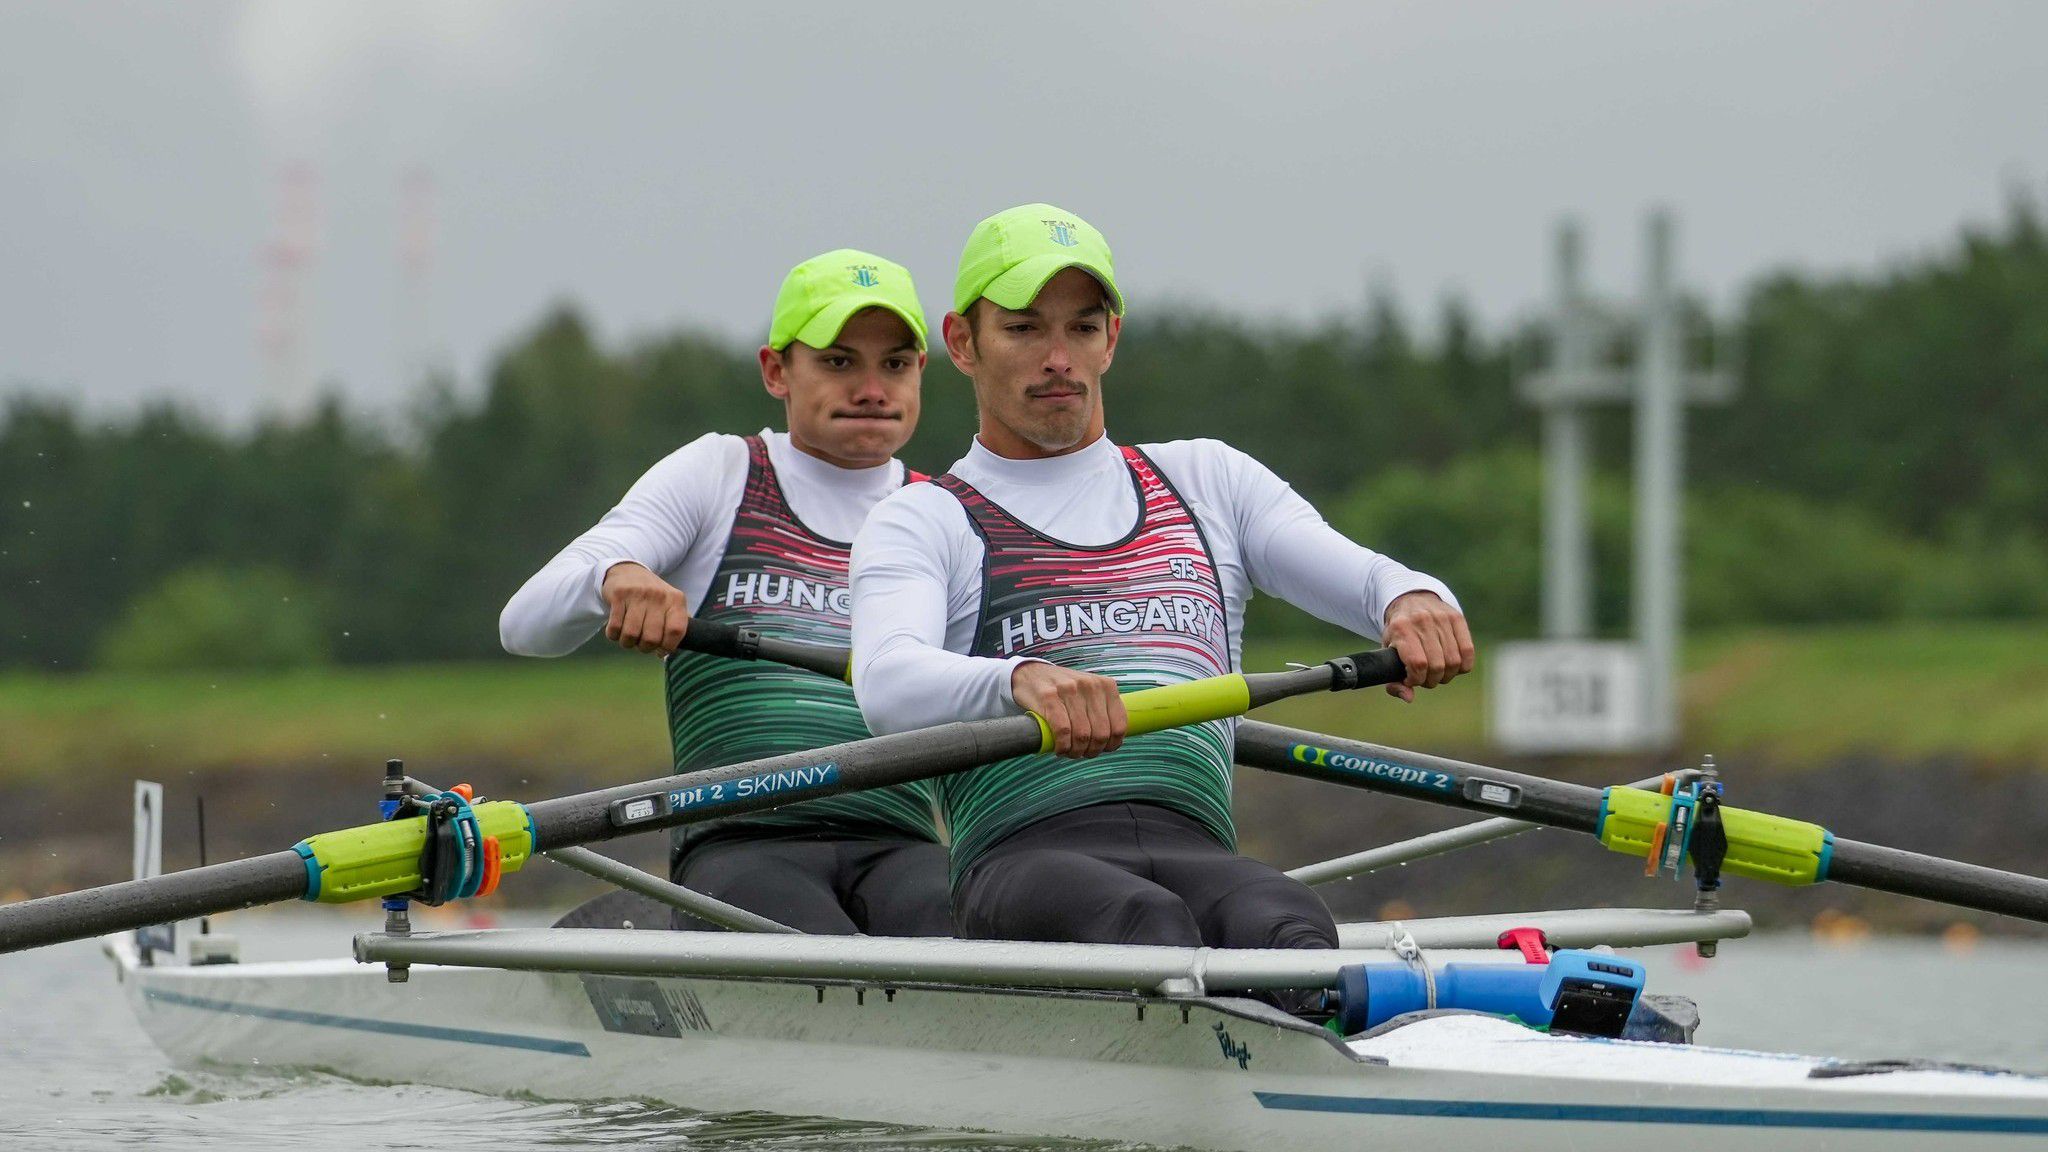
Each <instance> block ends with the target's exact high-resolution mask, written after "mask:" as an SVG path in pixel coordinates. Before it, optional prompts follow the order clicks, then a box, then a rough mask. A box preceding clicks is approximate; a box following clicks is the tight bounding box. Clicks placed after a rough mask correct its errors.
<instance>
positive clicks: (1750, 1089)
mask: <svg viewBox="0 0 2048 1152" xmlns="http://www.w3.org/2000/svg"><path fill="white" fill-rule="evenodd" d="M108 950H109V952H110V954H111V955H112V956H113V958H114V960H115V962H116V964H117V966H118V967H119V969H120V973H121V977H122V981H123V985H124V987H125V989H126V993H127V995H128V998H129V1000H130V1002H131V1004H132V1005H133V1007H134V1010H135V1013H136V1016H137V1018H138V1019H139V1020H140V1021H141V1023H142V1025H143V1027H144V1029H145V1030H146V1031H147V1032H148V1033H149V1035H150V1036H151V1038H152V1039H153V1040H154V1041H155V1042H156V1043H157V1045H158V1046H159V1047H161V1048H162V1049H163V1050H164V1051H165V1052H166V1053H167V1054H169V1055H170V1056H171V1057H172V1058H173V1059H174V1060H176V1061H178V1062H180V1063H185V1064H195V1065H202V1064H203V1065H213V1066H228V1067H233V1066H248V1065H252V1064H253V1065H262V1066H265V1067H278V1066H293V1067H309V1068H324V1069H329V1070H332V1071H335V1072H338V1073H341V1074H344V1075H349V1076H356V1077H361V1078H366V1079H376V1080H396V1081H406V1082H415V1083H423V1084H434V1085H441V1086H446V1087H452V1088H462V1089H470V1090H475V1091H481V1092H490V1093H513V1092H522V1093H532V1094H536V1095H539V1096H543V1097H548V1098H558V1099H604V1098H618V1097H635V1098H646V1099H653V1100H661V1101H665V1102H669V1103H673V1104H676V1105H679V1106H683V1107H688V1108H692V1109H699V1110H704V1111H712V1112H734V1111H764V1112H773V1113H780V1114H785V1115H814V1116H827V1117H834V1118H840V1119H846V1120H852V1121H866V1122H881V1123H892V1124H906V1125H917V1126H923V1127H938V1128H949V1129H978V1130H986V1131H995V1132H1003V1133H1011V1134H1019V1135H1043V1136H1058V1137H1078V1138H1094V1139H1108V1140H1118V1141H1135V1142H1142V1143H1148V1144H1164V1145H1184V1146H1189V1147H1197V1148H1210V1149H1219V1150H1221V1149H1230V1150H1245V1152H1253V1150H1256V1152H1267V1150H1270V1149H1273V1148H1289V1149H1306V1150H1320V1149H1328V1150H1331V1152H1335V1150H1338V1149H1347V1150H1348V1149H1356V1148H1359V1147H1362V1146H1366V1145H1368V1144H1373V1145H1378V1146H1390V1147H1400V1146H1411V1147H1428V1148H1432V1149H1450V1148H1475V1149H1476V1148H1488V1149H1497V1148H1500V1147H1520V1146H1534V1145H1535V1144H1536V1143H1537V1142H1539V1141H1541V1142H1543V1143H1546V1144H1555V1145H1558V1146H1564V1147H1571V1148H1575V1149H1616V1150H1621V1149H1631V1150H1633V1149H1639V1148H1641V1147H1642V1146H1643V1142H1644V1141H1645V1140H1646V1139H1648V1140H1654V1141H1655V1142H1656V1144H1657V1145H1658V1146H1659V1147H1662V1148H1700V1149H1707V1148H1716V1149H1720V1148H1725V1147H1726V1146H1727V1144H1728V1141H1729V1140H1730V1139H1731V1137H1733V1138H1740V1139H1746V1140H1750V1141H1752V1142H1754V1141H1757V1140H1759V1139H1761V1140H1763V1141H1765V1142H1766V1143H1769V1144H1783V1145H1786V1146H1790V1145H1792V1144H1794V1143H1795V1142H1796V1143H1797V1144H1798V1146H1800V1147H1802V1148H1844V1149H1846V1148H1855V1149H1858V1150H1867V1149H1873V1148H1900V1149H1904V1148H1915V1149H1918V1148H1924V1147H1927V1146H1929V1143H1930V1140H1939V1141H1940V1146H1941V1147H1943V1148H1945V1149H1946V1148H1973V1147H1984V1148H2003V1149H2011V1148H2017V1147H2024V1146H2029V1145H2030V1144H2038V1143H2044V1142H2048V1082H2044V1081H2043V1080H2041V1079H2039V1078H2035V1077H2023V1076H2011V1075H2000V1076H1993V1075H1985V1074H1976V1073H1966V1072H1957V1071H1911V1072H1894V1073H1888V1074H1882V1075H1867V1076H1846V1077H1834V1078H1825V1079H1815V1078H1812V1077H1811V1076H1810V1075H1809V1073H1810V1072H1811V1070H1812V1069H1814V1068H1816V1067H1821V1066H1825V1065H1826V1062H1825V1061H1820V1060H1814V1059H1809V1058H1802V1057H1789V1056H1776V1055H1767V1054H1757V1053H1740V1052H1727V1051H1721V1050H1715V1049H1707V1048H1694V1047H1678V1046H1671V1045H1652V1044H1633V1043H1624V1042H1605V1041H1589V1040H1579V1039H1571V1038H1565V1037H1554V1036H1547V1035H1543V1034H1540V1033H1536V1032H1533V1031H1530V1030H1528V1029H1524V1028H1521V1027H1520V1026H1518V1025H1514V1024H1511V1023H1507V1022H1504V1021H1499V1020H1494V1019H1491V1018H1483V1017H1475V1016H1438V1017H1432V1018H1428V1019H1422V1020H1419V1021H1415V1022H1412V1023H1407V1024H1403V1025H1401V1026H1399V1027H1392V1028H1387V1029H1383V1030H1381V1031H1379V1032H1378V1033H1376V1034H1374V1035H1371V1036H1368V1037H1365V1038H1362V1039H1354V1040H1352V1041H1349V1042H1347V1041H1342V1040H1339V1039H1337V1038H1336V1037H1334V1036H1331V1035H1330V1034H1329V1033H1327V1032H1325V1031H1323V1030H1321V1029H1316V1028H1311V1027H1308V1026H1305V1025H1300V1024H1298V1023H1295V1022H1293V1021H1291V1020H1288V1019H1286V1018H1284V1017H1281V1016H1279V1015H1278V1014H1277V1013H1272V1012H1271V1011H1270V1010H1268V1009H1265V1008H1264V1007H1263V1006H1262V1005H1259V1004H1256V1003H1254V1002H1251V1001H1245V1000H1235V999H1230V998H1209V997H1204V998H1192V999H1165V998H1156V997H1138V996H1130V995H1121V994H1101V993H1089V992H1061V993H1043V992H1018V991H1000V990H989V989H970V988H953V987H898V988H883V987H881V986H876V985H867V986H861V985H853V984H846V983H833V984H813V983H792V982H782V981H773V980H731V979H702V978H681V977H648V976H607V975H600V974H575V973H557V972H520V971H503V970H496V969H477V968H455V967H438V966H416V967H414V968H413V970H412V974H411V979H410V981H409V982H408V983H404V984H390V983H387V982H386V981H385V979H384V974H383V970H382V969H381V968H377V967H370V966H364V965H357V964H354V963H352V962H348V961H340V960H332V961H328V960H322V961H305V962H294V963H278V964H250V965H219V966H212V967H176V966H157V967H143V966H139V965H138V964H137V963H136V961H135V956H134V952H133V949H132V947H129V946H128V945H127V941H126V940H125V939H121V938H109V940H108Z"/></svg>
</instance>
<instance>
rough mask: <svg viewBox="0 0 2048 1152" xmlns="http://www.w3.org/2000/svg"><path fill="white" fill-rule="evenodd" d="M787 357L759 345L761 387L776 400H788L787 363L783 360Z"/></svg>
mask: <svg viewBox="0 0 2048 1152" xmlns="http://www.w3.org/2000/svg"><path fill="white" fill-rule="evenodd" d="M787 355H788V353H787V352H777V351H776V350H775V349H773V348H770V347H769V346H768V345H766V344H763V345H761V387H763V388H765V389H767V390H768V394H769V395H770V396H773V397H775V398H776V399H777V400H787V399H789V362H788V361H787V360H786V359H784V357H786V356H787Z"/></svg>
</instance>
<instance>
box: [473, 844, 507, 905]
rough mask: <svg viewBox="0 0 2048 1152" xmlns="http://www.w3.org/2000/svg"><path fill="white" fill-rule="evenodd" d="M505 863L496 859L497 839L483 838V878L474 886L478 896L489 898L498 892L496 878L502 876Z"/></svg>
mask: <svg viewBox="0 0 2048 1152" xmlns="http://www.w3.org/2000/svg"><path fill="white" fill-rule="evenodd" d="M504 869H505V862H504V861H503V860H500V859H499V858H498V838H497V837H496V836H486V837H484V878H483V882H482V883H481V884H478V885H477V886H476V894H477V895H478V896H489V895H490V894H491V893H493V892H496V891H497V890H498V878H499V877H500V876H502V875H504Z"/></svg>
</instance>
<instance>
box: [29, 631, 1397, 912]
mask: <svg viewBox="0 0 2048 1152" xmlns="http://www.w3.org/2000/svg"><path fill="white" fill-rule="evenodd" d="M1400 675H1401V666H1400V661H1399V660H1398V659H1397V658H1395V657H1394V656H1393V654H1392V653H1390V652H1387V651H1385V650H1381V651H1378V652H1370V653H1360V654H1358V655H1355V656H1346V657H1340V658H1339V659H1336V660H1332V661H1329V662H1328V663H1326V664H1321V665H1318V666H1316V667H1313V668H1297V669H1293V670H1291V671H1287V672H1262V673H1250V674H1245V675H1229V676H1217V677H1213V678H1211V679H1208V680H1195V681H1189V682H1186V683H1182V684H1171V685H1167V686H1165V687H1162V688H1153V689H1147V690H1145V691H1141V692H1134V693H1131V694H1129V695H1127V696H1126V697H1125V698H1124V701H1125V707H1126V709H1127V710H1128V711H1129V713H1130V720H1131V723H1130V732H1131V734H1132V735H1142V734H1145V733H1148V732H1157V731H1161V730H1163V729H1166V728H1173V727H1178V726H1180V725H1183V724H1193V723H1200V722H1204V721H1208V720H1218V719H1224V718H1226V717H1231V716H1239V715H1243V713H1244V712H1245V710H1246V709H1248V708H1255V707H1257V706H1259V705H1260V704H1265V703H1270V702H1272V701H1274V700H1279V699H1283V698H1285V697H1288V696H1295V695H1300V694H1302V693H1305V692H1318V691H1325V690H1327V691H1342V690H1346V689H1352V688H1362V687H1366V686H1368V685H1373V684H1384V683H1386V682H1388V681H1389V680H1390V679H1398V678H1399V677H1400ZM1050 748H1051V734H1050V730H1049V729H1048V728H1047V727H1046V726H1045V723H1044V721H1042V720H1040V719H1039V718H1038V717H1037V716H1034V715H1031V714H1028V713H1027V714H1025V715H1022V716H1004V717H999V718H996V719H991V720H974V721H966V722H960V723H954V724H942V725H940V726H938V727H936V728H926V729H921V730H919V731H915V732H903V733H898V734H895V735H890V736H878V737H873V738H870V739H867V740H855V741H852V742H849V743H845V744H837V745H833V746H831V747H828V748H819V749H814V750H812V751H808V752H798V753H792V754H789V755H786V756H773V757H769V758H767V759H763V760H752V761H748V762H746V763H743V764H734V765H730V766H727V767H723V768H715V769H711V770H709V771H703V772H692V773H688V774H685V775H677V776H665V777H661V778H659V779H654V780H648V781H645V782H642V783H639V784H628V785H625V786H623V787H618V788H605V789H600V790H598V791H595V792H586V793H583V794H581V795H576V796H565V797H562V798H559V799H554V800H543V801H540V802H538V803H535V804H531V805H527V806H525V807H523V808H522V807H521V806H519V805H516V804H511V803H509V802H506V801H498V802H494V803H491V804H484V803H481V802H480V803H479V804H478V806H477V809H476V813H477V824H478V826H479V828H480V832H479V835H480V836H484V835H488V836H495V837H497V838H500V839H501V840H504V841H506V842H507V843H508V844H509V845H510V846H511V847H510V850H509V851H508V853H507V854H506V856H505V857H504V860H505V868H506V870H507V871H512V870H516V869H517V868H518V867H519V865H521V864H523V863H524V862H525V860H526V859H528V858H530V857H531V855H532V854H533V853H535V852H544V851H547V850H549V849H553V848H563V847H569V846H572V845H581V844H590V843H595V842H597V841H600V840H609V839H612V838H614V837H616V836H622V835H626V834H629V833H637V832H647V831H652V830H655V829H658V828H671V827H676V826H678V825H683V824H694V823H697V822H699V821H703V820H710V819H716V818H722V817H727V816H740V815H745V814H747V813H749V812H759V811H763V810H766V809H769V808H776V807H780V806H781V805H784V804H790V803H795V802H797V801H802V800H811V799H816V798H818V797H823V796H834V795H838V794H840V793H842V792H855V791H861V790H864V789H870V788H882V787H886V786H889V785H892V784H906V783H910V782H912V781H917V780H928V779H931V778H933V777H936V776H945V775H949V774H951V773H954V772H958V771H961V770H963V769H967V768H973V767H976V766H979V765H982V764H989V763H993V762H995V761H997V760H1004V759H1008V758H1009V757H1012V756H1021V755H1026V754H1029V753H1033V752H1044V751H1049V750H1050ZM425 827H426V826H425V821H424V820H423V819H422V818H420V817H416V816H415V817H408V818H405V819H400V820H393V821H389V822H386V823H383V824H372V825H365V826H362V827H358V828H350V829H343V830H341V831H339V832H330V833H324V834H322V835H319V836H314V837H309V838H308V839H306V840H304V841H301V842H300V844H299V845H298V846H297V847H295V848H294V849H292V850H291V851H287V852H273V853H270V854H268V855H265V856H258V857H254V858H252V859H248V860H237V861H232V862H229V863H224V864H212V865H208V866H206V867H203V868H193V869H188V870H186V871H183V872H172V873H167V874H165V875H162V876H152V877H149V878H148V879H144V880H130V881H127V882H124V883H120V884H111V885H107V886H105V887H101V888H93V889H88V890H85V891H81V892H66V893H62V894H59V895H56V896H44V897H41V898H39V899H35V900H25V901H21V902H19V903H16V904H9V905H6V906H4V907H0V952H15V951H20V950H21V949H24V948H35V947H40V946H42V945H45V944H57V943H61V942H63V941H66V940H79V939H85V938H87V937H91V936H99V935H104V934H106V933H108V932H119V931H124V930H127V929H131V928H141V927H144V926H146V925H150V924H160V923H163V922H165V921H167V920H178V919H186V918H190V917H194V916H207V915H212V914H214V913H218V912H230V911H234V910H236V909H240V908H249V907H254V906H255V905H258V904H276V903H281V902H283V901H286V900H293V899H319V900H323V901H327V902H335V903H339V902H343V901H348V900H360V899H368V898H371V897H375V896H386V895H397V894H401V893H404V892H407V891H410V890H411V889H413V888H416V887H417V886H418V885H419V883H420V873H419V859H420V855H421V853H422V850H423V848H424V847H425V846H426V843H427V840H426V831H425Z"/></svg>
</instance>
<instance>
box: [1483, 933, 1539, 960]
mask: <svg viewBox="0 0 2048 1152" xmlns="http://www.w3.org/2000/svg"><path fill="white" fill-rule="evenodd" d="M1494 944H1496V945H1497V946H1499V947H1501V948H1510V949H1517V950H1519V951H1520V952H1521V953H1522V959H1524V960H1527V961H1528V962H1529V963H1531V964H1548V963H1550V940H1549V939H1548V938H1547V937H1545V936H1544V935H1543V929H1541V928H1510V929H1508V930H1507V931H1505V932H1503V933H1501V934H1500V939H1498V940H1495V941H1494Z"/></svg>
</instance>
